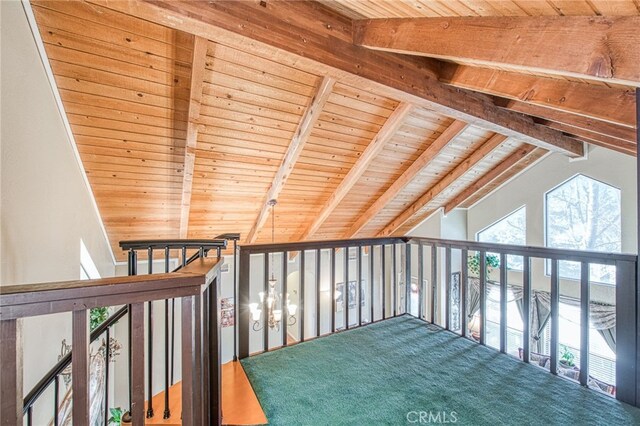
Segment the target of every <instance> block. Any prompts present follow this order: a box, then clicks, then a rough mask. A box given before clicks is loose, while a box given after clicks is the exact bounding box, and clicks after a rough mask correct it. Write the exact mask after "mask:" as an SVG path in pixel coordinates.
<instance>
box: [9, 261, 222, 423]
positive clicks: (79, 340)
mask: <svg viewBox="0 0 640 426" xmlns="http://www.w3.org/2000/svg"><path fill="white" fill-rule="evenodd" d="M220 264H221V261H220V260H219V259H218V258H217V257H216V258H212V259H210V258H198V259H197V260H195V261H194V262H192V263H191V264H189V265H187V266H185V267H184V268H182V269H181V270H180V271H178V272H174V273H164V274H155V275H141V276H129V277H118V278H107V279H99V280H85V281H71V282H58V283H44V284H30V285H19V286H3V287H0V359H1V362H2V374H0V401H1V402H0V403H1V407H0V408H1V410H0V413H1V414H0V424H2V425H3V426H4V425H22V424H23V389H22V386H23V384H22V372H23V363H22V325H21V324H22V319H23V318H26V317H32V316H38V315H48V314H55V313H62V312H71V313H72V318H73V323H72V336H73V338H72V344H73V351H72V356H71V368H72V379H71V380H72V382H71V383H72V393H73V409H72V410H73V421H74V423H76V424H90V418H89V397H90V396H89V344H90V336H89V311H90V309H92V308H96V307H103V306H118V305H128V306H129V315H130V322H131V326H130V333H131V334H130V343H131V357H130V362H131V367H130V369H131V384H130V387H131V415H132V419H133V423H134V424H140V425H141V424H144V419H145V411H144V406H145V399H146V398H145V336H144V330H145V315H144V304H145V303H147V302H151V301H155V300H167V299H180V303H181V335H182V337H181V339H182V341H181V344H180V347H181V351H182V367H181V368H182V419H183V422H184V424H189V425H200V424H220V422H221V406H220V369H219V366H220V332H219V327H220V324H219V302H218V294H219V282H220V278H219V273H220ZM150 397H151V396H149V398H150ZM56 416H57V415H56Z"/></svg>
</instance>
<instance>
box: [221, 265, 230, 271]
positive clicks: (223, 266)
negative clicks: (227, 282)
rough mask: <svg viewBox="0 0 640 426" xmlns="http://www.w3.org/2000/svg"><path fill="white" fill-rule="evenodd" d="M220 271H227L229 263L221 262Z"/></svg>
mask: <svg viewBox="0 0 640 426" xmlns="http://www.w3.org/2000/svg"><path fill="white" fill-rule="evenodd" d="M220 272H229V264H228V263H223V264H222V266H221V267H220Z"/></svg>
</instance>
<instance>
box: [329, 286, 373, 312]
mask: <svg viewBox="0 0 640 426" xmlns="http://www.w3.org/2000/svg"><path fill="white" fill-rule="evenodd" d="M365 287H366V281H364V280H362V281H361V282H360V304H361V305H362V306H364V301H365ZM357 297H358V295H357V294H356V281H349V309H353V308H355V307H356V305H357V302H356V298H357ZM343 304H344V283H336V309H337V310H338V311H341V310H342V306H343Z"/></svg>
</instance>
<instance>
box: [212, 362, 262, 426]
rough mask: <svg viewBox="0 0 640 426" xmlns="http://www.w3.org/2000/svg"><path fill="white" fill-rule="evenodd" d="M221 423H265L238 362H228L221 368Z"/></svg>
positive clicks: (260, 409)
mask: <svg viewBox="0 0 640 426" xmlns="http://www.w3.org/2000/svg"><path fill="white" fill-rule="evenodd" d="M222 421H223V423H224V424H229V425H257V424H266V423H267V417H266V416H265V415H264V412H263V411H262V407H261V406H260V403H259V402H258V398H257V397H256V394H255V393H254V392H253V388H252V387H251V383H249V379H247V376H246V374H245V373H244V369H243V368H242V365H241V364H240V363H239V362H228V363H226V364H224V365H223V366H222Z"/></svg>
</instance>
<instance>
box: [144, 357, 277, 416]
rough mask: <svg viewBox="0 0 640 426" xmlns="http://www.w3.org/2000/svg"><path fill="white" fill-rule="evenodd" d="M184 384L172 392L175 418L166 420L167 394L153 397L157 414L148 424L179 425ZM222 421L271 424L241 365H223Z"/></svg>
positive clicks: (177, 384)
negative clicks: (165, 399)
mask: <svg viewBox="0 0 640 426" xmlns="http://www.w3.org/2000/svg"><path fill="white" fill-rule="evenodd" d="M181 391H182V383H181V382H180V383H176V384H175V385H173V386H172V387H171V388H170V389H169V409H170V410H171V414H172V415H171V418H169V419H163V418H162V413H163V410H164V392H160V393H159V394H157V395H156V396H154V397H153V407H154V411H155V415H154V416H153V418H151V419H147V421H146V422H145V424H148V425H165V426H179V425H182V422H181V420H180V412H181V406H182V404H181V402H180V395H181ZM222 417H223V418H222V421H223V424H225V425H261V424H266V423H267V418H266V416H265V414H264V412H263V411H262V407H261V406H260V403H259V402H258V398H257V397H256V394H255V393H254V392H253V388H252V387H251V383H249V380H248V379H247V376H246V374H245V373H244V369H243V368H242V365H241V364H240V363H239V362H229V363H226V364H224V365H223V366H222Z"/></svg>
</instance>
